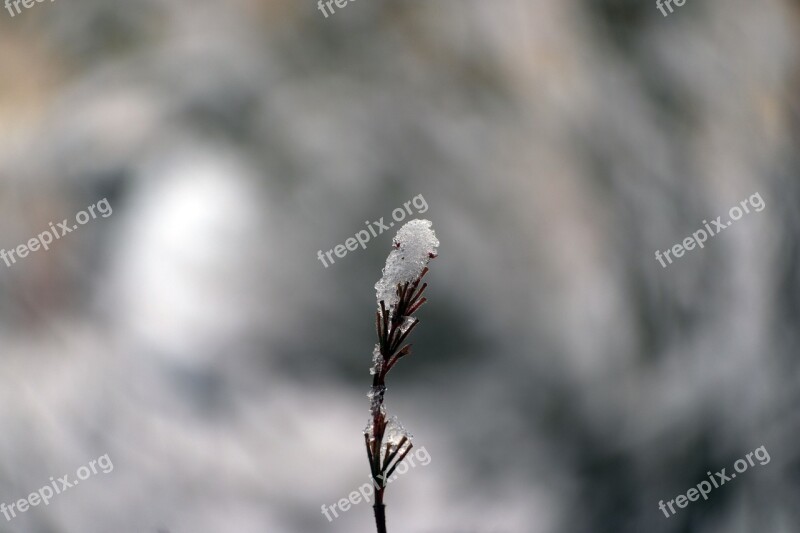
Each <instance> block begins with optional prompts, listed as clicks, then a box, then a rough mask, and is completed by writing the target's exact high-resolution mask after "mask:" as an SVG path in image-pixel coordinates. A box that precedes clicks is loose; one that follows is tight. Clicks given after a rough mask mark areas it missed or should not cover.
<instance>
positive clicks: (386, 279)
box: [375, 219, 439, 312]
mask: <svg viewBox="0 0 800 533" xmlns="http://www.w3.org/2000/svg"><path fill="white" fill-rule="evenodd" d="M438 247H439V240H438V239H437V238H436V234H435V233H434V232H433V230H432V229H431V222H430V220H419V219H417V220H412V221H411V222H409V223H407V224H406V225H404V226H403V227H402V228H400V231H398V232H397V236H396V237H395V238H394V249H393V250H392V252H391V253H390V254H389V257H387V258H386V266H385V267H384V268H383V277H382V278H381V279H379V280H378V283H376V284H375V290H376V296H377V298H378V305H380V302H381V300H383V301H384V302H386V307H387V308H388V309H389V310H390V312H391V311H392V309H393V308H394V306H395V305H397V301H398V295H397V292H398V291H397V288H398V286H399V285H401V284H403V283H411V282H412V281H414V280H416V279H419V277H420V276H421V275H422V271H423V270H424V269H425V267H427V266H428V261H429V260H430V259H432V258H434V257H436V255H437V251H436V249H437V248H438Z"/></svg>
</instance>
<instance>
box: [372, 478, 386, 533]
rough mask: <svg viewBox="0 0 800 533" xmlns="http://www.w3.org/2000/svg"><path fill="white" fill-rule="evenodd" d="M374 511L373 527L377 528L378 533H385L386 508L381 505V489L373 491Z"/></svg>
mask: <svg viewBox="0 0 800 533" xmlns="http://www.w3.org/2000/svg"><path fill="white" fill-rule="evenodd" d="M372 509H373V510H374V511H375V526H376V527H377V528H378V533H386V506H385V505H383V489H377V490H376V491H375V505H373V506H372Z"/></svg>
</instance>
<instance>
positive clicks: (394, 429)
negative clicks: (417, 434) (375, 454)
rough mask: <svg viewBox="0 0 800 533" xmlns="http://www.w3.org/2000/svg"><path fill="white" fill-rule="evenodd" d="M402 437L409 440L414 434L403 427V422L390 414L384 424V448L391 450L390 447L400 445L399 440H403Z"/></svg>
mask: <svg viewBox="0 0 800 533" xmlns="http://www.w3.org/2000/svg"><path fill="white" fill-rule="evenodd" d="M403 437H405V438H406V439H408V440H409V441H410V440H411V439H412V438H414V436H413V435H412V434H411V433H410V432H409V431H408V430H407V429H406V428H404V427H403V424H401V423H400V421H399V420H398V419H397V417H396V416H392V417H391V418H389V420H388V421H387V424H386V432H385V433H384V437H383V439H384V440H383V447H384V450H389V451H390V452H391V449H392V448H396V447H397V446H399V445H400V441H402V440H403Z"/></svg>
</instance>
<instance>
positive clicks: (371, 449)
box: [364, 220, 439, 533]
mask: <svg viewBox="0 0 800 533" xmlns="http://www.w3.org/2000/svg"><path fill="white" fill-rule="evenodd" d="M393 244H394V248H393V249H392V251H391V253H390V254H389V257H387V258H386V266H385V267H384V269H383V276H382V277H381V279H380V280H378V283H376V284H375V290H376V297H377V300H378V311H377V313H376V316H375V329H376V331H377V334H378V343H377V344H376V345H375V348H374V350H373V351H372V367H371V368H370V374H371V375H372V387H371V388H370V390H369V392H368V393H367V397H368V398H369V403H370V405H369V411H370V417H369V420H368V421H367V427H365V428H364V442H365V444H366V447H367V458H368V460H369V465H370V470H371V473H372V478H373V480H374V483H375V487H376V488H375V504H374V505H373V508H374V510H375V523H376V525H377V528H378V533H386V517H385V511H384V504H383V493H384V490H385V489H386V483H387V479H388V478H389V477H390V476H391V475H392V473H393V472H394V469H395V468H397V465H399V464H400V463H401V462H402V461H403V459H404V458H405V456H406V455H407V454H408V452H409V451H411V448H412V447H413V444H412V443H411V439H412V435H411V433H409V432H408V431H407V430H406V429H405V428H404V427H403V425H402V424H401V423H400V421H399V420H398V419H397V417H395V416H392V417H389V418H387V415H386V406H385V405H384V395H385V394H386V383H385V378H386V374H388V372H389V371H390V370H391V369H392V367H393V366H394V365H395V364H396V363H397V361H399V360H400V359H401V358H402V357H404V356H406V355H408V354H409V353H410V352H411V345H410V344H406V345H404V344H403V343H404V342H405V339H406V338H407V337H408V335H409V334H410V333H411V331H412V330H413V329H414V327H416V325H417V324H418V323H419V320H418V319H416V318H415V317H414V316H412V315H413V313H414V312H415V311H416V310H417V309H419V308H420V307H421V306H422V304H424V303H425V298H423V297H422V294H423V292H424V291H425V288H426V287H427V283H423V284H422V285H420V283H421V281H422V278H423V277H425V274H426V273H427V272H428V261H430V260H431V259H432V258H434V257H436V255H437V248H438V246H439V240H438V239H437V238H436V234H435V233H434V232H433V230H432V229H431V223H430V221H428V220H412V221H411V222H409V223H407V224H405V225H404V226H403V227H402V228H400V231H398V232H397V236H396V237H395V238H394V243H393Z"/></svg>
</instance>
